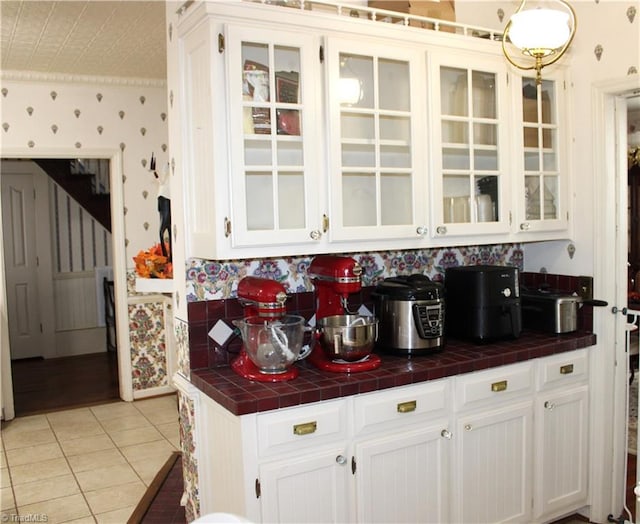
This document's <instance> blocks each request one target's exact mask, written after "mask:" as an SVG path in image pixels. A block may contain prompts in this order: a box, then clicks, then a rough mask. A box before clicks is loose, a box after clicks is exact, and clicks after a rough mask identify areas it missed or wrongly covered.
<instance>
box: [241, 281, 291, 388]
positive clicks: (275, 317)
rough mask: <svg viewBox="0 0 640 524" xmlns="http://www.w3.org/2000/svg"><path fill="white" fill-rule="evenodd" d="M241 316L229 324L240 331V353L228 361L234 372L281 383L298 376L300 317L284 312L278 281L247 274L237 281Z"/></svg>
mask: <svg viewBox="0 0 640 524" xmlns="http://www.w3.org/2000/svg"><path fill="white" fill-rule="evenodd" d="M238 301H239V302H240V303H241V304H242V306H243V308H244V311H243V312H244V318H243V319H242V320H234V321H233V323H234V325H236V326H237V327H238V328H239V329H240V330H241V332H242V340H243V345H242V349H241V351H240V354H239V355H238V356H237V357H236V358H235V360H233V362H231V369H233V371H235V372H236V373H237V374H238V375H240V376H241V377H244V378H248V379H250V380H256V381H258V382H281V381H284V380H291V379H294V378H296V377H297V376H298V370H297V369H296V368H295V367H294V366H293V363H294V362H295V361H296V360H297V358H298V355H299V354H300V348H301V346H302V337H303V334H304V318H303V317H300V316H296V315H287V314H286V313H287V309H286V306H285V303H286V301H287V292H286V291H285V288H284V287H283V286H282V284H280V283H279V282H276V281H275V280H270V279H267V278H260V277H253V276H248V277H245V278H243V279H242V280H241V281H240V282H239V284H238Z"/></svg>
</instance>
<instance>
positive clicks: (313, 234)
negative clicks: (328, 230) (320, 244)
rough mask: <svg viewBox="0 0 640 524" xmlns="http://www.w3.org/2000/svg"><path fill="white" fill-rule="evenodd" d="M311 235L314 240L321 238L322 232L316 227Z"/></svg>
mask: <svg viewBox="0 0 640 524" xmlns="http://www.w3.org/2000/svg"><path fill="white" fill-rule="evenodd" d="M309 236H310V237H311V239H312V240H320V237H321V236H322V233H320V231H318V230H317V229H314V230H313V231H312V232H311V233H309Z"/></svg>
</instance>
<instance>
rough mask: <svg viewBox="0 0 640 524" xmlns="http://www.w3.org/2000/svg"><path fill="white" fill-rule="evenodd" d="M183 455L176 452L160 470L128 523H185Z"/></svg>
mask: <svg viewBox="0 0 640 524" xmlns="http://www.w3.org/2000/svg"><path fill="white" fill-rule="evenodd" d="M183 489H184V488H183V482H182V456H181V454H180V453H178V452H175V453H174V454H173V455H172V456H171V458H169V460H168V461H167V463H166V464H165V466H164V467H163V468H162V469H161V470H160V471H159V472H158V474H157V475H156V478H155V479H154V480H153V482H152V483H151V485H150V486H149V489H148V490H147V493H145V496H144V497H142V499H141V500H140V502H139V503H138V506H137V507H136V509H135V510H134V512H133V513H132V514H131V517H130V518H129V520H128V522H127V524H185V523H186V522H187V519H186V515H185V511H184V507H183V506H181V505H180V499H181V498H182V492H183Z"/></svg>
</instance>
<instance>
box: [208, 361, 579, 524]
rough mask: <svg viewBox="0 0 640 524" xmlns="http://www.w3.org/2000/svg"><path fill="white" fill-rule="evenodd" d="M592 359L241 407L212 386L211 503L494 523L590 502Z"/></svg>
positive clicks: (296, 515)
mask: <svg viewBox="0 0 640 524" xmlns="http://www.w3.org/2000/svg"><path fill="white" fill-rule="evenodd" d="M587 362H588V359H587V353H586V350H579V351H575V352H570V353H564V354H561V355H555V356H552V357H546V358H541V359H538V360H531V361H527V362H523V363H519V364H513V365H508V366H501V367H498V368H493V369H490V370H486V371H480V372H474V373H467V374H464V375H459V376H457V377H452V378H449V379H442V380H436V381H429V382H424V383H420V384H413V385H409V386H401V387H396V388H390V389H387V390H382V391H378V392H373V393H367V394H361V395H354V396H351V397H344V398H341V399H337V400H331V401H323V402H317V403H313V404H306V405H303V406H299V407H292V408H286V409H281V410H276V411H271V412H266V413H261V414H251V415H243V416H240V417H236V416H234V415H232V414H230V413H229V412H228V411H226V410H224V408H222V407H220V406H219V405H217V404H216V403H215V402H214V401H212V400H211V399H210V398H209V397H206V396H204V395H202V397H201V402H200V403H199V404H198V408H197V409H196V426H197V430H198V431H197V435H199V438H200V439H202V440H201V442H200V443H199V444H197V445H196V451H197V458H198V462H199V468H198V474H199V492H200V497H201V513H203V514H205V513H210V512H214V511H216V512H231V513H236V514H240V515H243V516H245V517H247V518H248V519H249V520H251V521H252V522H269V523H271V522H296V523H305V522H324V523H327V522H339V523H344V522H361V523H371V522H398V523H400V522H439V523H446V522H465V523H471V522H482V523H489V522H548V521H550V520H553V519H554V518H556V517H559V516H562V515H563V514H567V513H571V512H574V511H576V510H578V509H579V508H581V507H583V506H585V505H586V504H587V499H588V493H587V471H588V449H587V443H588V393H589V388H588V370H587ZM202 444H204V446H203V445H202ZM534 457H535V460H534Z"/></svg>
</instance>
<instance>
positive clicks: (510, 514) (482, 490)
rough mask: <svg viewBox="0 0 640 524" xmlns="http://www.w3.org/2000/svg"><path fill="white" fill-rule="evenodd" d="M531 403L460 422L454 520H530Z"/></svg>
mask: <svg viewBox="0 0 640 524" xmlns="http://www.w3.org/2000/svg"><path fill="white" fill-rule="evenodd" d="M532 420H533V403H532V402H531V401H530V400H529V401H524V402H516V403H512V402H511V403H509V404H507V405H504V406H502V407H500V408H499V409H496V410H483V411H478V412H474V413H472V414H468V415H465V416H461V417H459V418H458V420H457V422H456V431H455V433H454V438H455V439H456V444H457V446H456V459H457V460H456V468H455V472H454V478H455V488H454V493H455V497H454V508H455V511H454V520H455V521H456V522H465V523H471V522H478V523H486V522H530V521H531V488H532V479H531V476H532V475H531V471H532V470H531V452H532V442H531V428H532Z"/></svg>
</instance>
